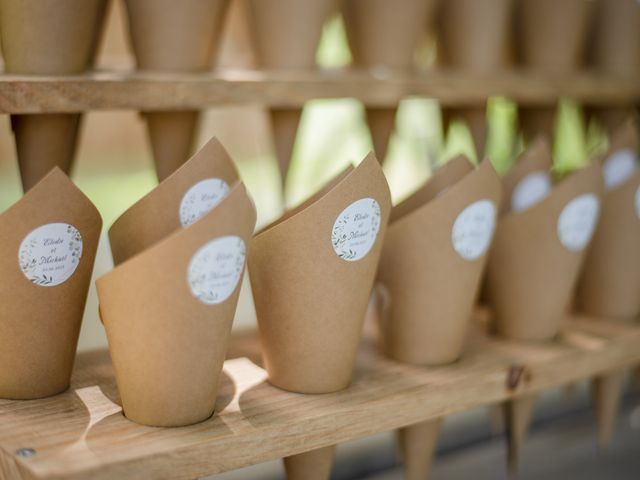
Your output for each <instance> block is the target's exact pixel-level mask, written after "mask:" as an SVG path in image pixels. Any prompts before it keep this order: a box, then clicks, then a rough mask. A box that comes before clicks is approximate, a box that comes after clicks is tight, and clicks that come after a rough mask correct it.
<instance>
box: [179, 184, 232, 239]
mask: <svg viewBox="0 0 640 480" xmlns="http://www.w3.org/2000/svg"><path fill="white" fill-rule="evenodd" d="M228 192H229V185H227V182H225V181H224V180H222V179H220V178H207V179H205V180H201V181H199V182H198V183H196V184H195V185H193V186H192V187H191V188H190V189H189V190H187V193H185V194H184V197H182V201H181V202H180V223H181V224H182V226H183V227H188V226H189V225H191V224H193V223H195V222H196V221H198V220H199V219H200V218H202V216H203V215H204V214H205V213H207V212H208V211H209V210H211V209H212V208H213V207H215V206H216V205H217V204H218V203H220V201H221V200H222V199H223V198H224V196H225V195H226V194H227V193H228Z"/></svg>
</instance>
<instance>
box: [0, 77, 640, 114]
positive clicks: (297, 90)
mask: <svg viewBox="0 0 640 480" xmlns="http://www.w3.org/2000/svg"><path fill="white" fill-rule="evenodd" d="M495 95H500V96H505V97H508V98H511V99H512V100H514V101H516V102H518V103H519V104H522V105H540V104H554V103H555V102H556V101H557V100H558V98H560V97H571V98H573V99H575V100H577V101H582V102H587V103H589V104H591V105H616V104H634V103H638V102H640V82H638V79H621V78H615V77H610V76H605V75H602V74H598V73H593V72H579V73H576V74H572V75H569V76H561V77H559V76H555V75H544V74H541V73H539V72H529V71H522V70H509V71H495V72H492V73H491V74H478V73H472V72H465V71H446V70H433V71H431V70H430V71H425V72H418V73H415V74H399V73H394V72H389V71H384V70H372V71H357V70H324V71H317V72H264V71H257V70H229V71H227V70H224V71H220V72H212V73H202V74H162V73H142V72H138V73H136V72H126V71H119V72H118V71H112V72H107V71H101V72H94V73H88V74H86V75H79V76H70V77H40V76H15V75H0V113H45V112H61V113H62V112H80V111H87V110H116V109H133V110H146V111H153V110H180V109H182V110H184V109H203V108H207V107H214V106H221V105H239V104H240V105H242V104H261V105H270V106H273V107H298V106H301V105H303V104H304V102H306V101H308V100H312V99H322V98H324V99H326V98H344V97H349V98H355V99H358V100H361V101H362V102H364V103H365V104H367V105H369V106H373V107H376V106H377V107H387V106H395V105H396V104H397V103H398V102H399V101H400V100H401V99H402V98H405V97H410V96H421V97H429V98H434V99H436V100H439V101H440V102H442V103H443V104H445V105H448V106H475V105H478V106H479V105H484V104H485V101H486V99H487V97H490V96H495Z"/></svg>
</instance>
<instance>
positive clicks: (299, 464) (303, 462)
mask: <svg viewBox="0 0 640 480" xmlns="http://www.w3.org/2000/svg"><path fill="white" fill-rule="evenodd" d="M335 451H336V447H335V445H331V446H329V447H324V448H319V449H317V450H312V451H310V452H305V453H300V454H298V455H292V456H291V457H286V458H285V459H284V469H285V472H286V473H287V479H288V480H329V478H330V476H331V467H332V466H333V457H334V454H335Z"/></svg>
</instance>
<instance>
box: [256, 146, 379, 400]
mask: <svg viewBox="0 0 640 480" xmlns="http://www.w3.org/2000/svg"><path fill="white" fill-rule="evenodd" d="M390 209H391V200H390V194H389V188H388V186H387V182H386V180H385V178H384V174H383V172H382V169H381V168H380V165H379V164H378V163H377V160H376V159H375V157H374V156H373V155H372V154H370V155H368V156H367V157H366V158H365V159H364V160H363V161H362V163H360V165H359V166H358V167H357V168H356V169H354V170H351V171H347V172H345V173H343V174H342V175H341V177H339V180H338V181H337V182H333V185H332V187H330V188H328V189H324V191H323V192H321V193H320V194H318V195H315V196H314V197H312V198H311V199H310V200H309V201H307V202H306V203H305V204H303V205H302V206H300V207H298V209H296V210H295V212H294V213H293V214H289V215H286V214H285V215H284V216H283V217H282V218H281V219H280V220H278V221H276V222H275V223H274V224H272V225H271V226H269V227H267V228H266V229H265V230H263V231H262V232H260V233H258V234H257V235H256V236H255V237H254V239H253V242H252V244H251V249H250V255H249V272H250V277H251V287H252V290H253V296H254V301H255V305H256V313H257V317H258V327H259V330H260V337H261V341H262V347H263V356H264V360H265V366H266V369H267V372H268V374H269V381H270V382H271V383H272V384H274V385H275V386H277V387H280V388H283V389H285V390H290V391H294V392H299V393H328V392H333V391H337V390H341V389H344V388H346V387H347V386H348V385H349V384H350V382H351V376H352V371H353V367H354V363H355V357H356V351H357V348H358V344H359V341H360V335H361V331H362V324H363V320H364V315H365V312H366V310H367V303H368V300H369V294H370V292H371V288H372V285H373V280H374V276H375V272H376V268H377V265H378V259H379V256H380V251H381V249H382V241H383V238H384V234H385V231H386V224H387V220H388V217H389V212H390ZM327 299H330V301H327Z"/></svg>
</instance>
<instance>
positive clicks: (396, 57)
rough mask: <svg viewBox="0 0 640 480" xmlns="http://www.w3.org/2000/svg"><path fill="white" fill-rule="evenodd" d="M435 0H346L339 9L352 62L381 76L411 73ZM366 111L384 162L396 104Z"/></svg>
mask: <svg viewBox="0 0 640 480" xmlns="http://www.w3.org/2000/svg"><path fill="white" fill-rule="evenodd" d="M435 2H436V0H397V1H394V2H389V1H388V0H345V1H344V2H343V5H342V12H343V18H344V24H345V28H346V31H347V40H348V41H349V46H350V48H351V53H352V55H353V63H354V65H355V66H356V67H358V68H363V69H370V70H371V71H372V72H374V73H376V74H377V75H379V76H380V77H381V78H384V77H385V76H388V75H389V74H393V73H407V72H411V70H412V69H413V67H414V54H415V50H416V46H417V44H418V41H419V40H420V38H421V36H422V34H423V33H424V29H425V21H426V19H427V16H428V15H429V13H430V12H431V11H432V10H433V7H434V5H435ZM365 110H366V116H367V123H368V124H369V130H370V131H371V138H372V141H373V146H374V151H375V153H376V157H377V158H378V159H379V160H380V162H384V159H385V157H386V155H387V147H388V145H389V138H390V136H391V133H392V132H393V129H394V125H395V118H396V110H397V107H391V108H388V107H373V106H371V107H369V106H366V105H365Z"/></svg>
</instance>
